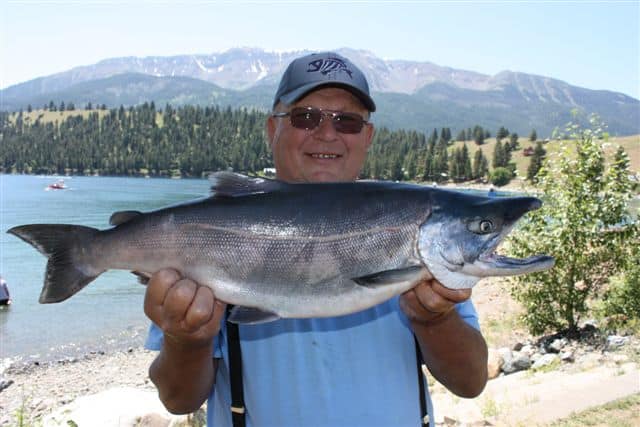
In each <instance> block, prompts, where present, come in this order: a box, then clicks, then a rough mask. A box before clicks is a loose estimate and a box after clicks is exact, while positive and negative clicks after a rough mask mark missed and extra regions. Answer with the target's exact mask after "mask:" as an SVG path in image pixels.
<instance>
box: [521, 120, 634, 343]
mask: <svg viewBox="0 0 640 427" xmlns="http://www.w3.org/2000/svg"><path fill="white" fill-rule="evenodd" d="M590 121H591V126H592V129H587V130H584V129H581V128H580V127H579V126H578V125H573V124H571V125H570V126H569V128H568V131H569V134H570V135H571V136H572V138H573V139H571V140H566V139H565V140H562V141H560V150H559V151H558V152H557V153H554V156H553V157H549V158H547V159H545V161H544V163H543V167H542V169H540V172H539V173H538V183H537V184H536V190H537V191H538V192H539V193H540V194H543V199H544V205H543V206H542V208H541V209H539V210H537V211H534V212H531V213H529V214H528V215H527V220H526V221H522V222H521V223H520V228H519V229H518V231H517V232H516V233H513V234H512V235H511V236H510V239H509V246H510V252H511V253H512V254H514V255H516V256H519V257H523V256H529V255H532V254H538V253H548V254H550V255H553V256H555V259H556V265H555V267H554V268H552V269H551V270H548V271H545V272H541V273H536V274H529V275H524V276H517V277H514V278H513V279H512V280H513V282H514V285H515V286H513V288H512V293H513V295H514V297H515V298H516V299H517V300H518V301H520V302H522V303H523V305H524V307H525V309H526V313H525V315H524V320H525V323H526V324H527V326H528V328H529V330H530V332H532V333H534V334H540V333H544V332H546V331H548V330H550V329H554V330H556V331H559V330H562V329H565V328H566V329H569V330H576V329H577V326H578V322H579V320H580V317H581V316H582V315H584V314H585V313H587V312H588V309H589V308H588V304H587V302H588V300H589V299H590V298H593V297H595V296H598V295H599V294H600V292H601V290H602V288H603V285H604V284H605V283H606V282H607V281H608V279H609V278H610V277H612V276H614V275H615V274H616V273H617V272H619V271H620V269H621V264H622V260H623V259H624V258H625V256H624V255H625V254H627V253H629V250H628V245H630V244H632V243H631V242H629V241H628V240H629V239H628V237H629V236H627V234H628V233H630V232H632V230H633V227H628V228H623V229H622V230H617V229H616V226H617V225H618V224H620V223H621V222H622V221H623V220H624V213H623V211H624V209H619V207H620V206H626V205H627V203H628V201H629V200H630V198H631V192H630V191H629V188H630V187H629V186H628V185H627V183H626V181H628V179H629V177H628V176H629V174H628V171H627V173H624V174H615V173H613V172H607V171H606V169H605V162H604V154H603V150H602V146H601V143H600V142H599V141H598V140H599V139H600V138H601V137H602V138H605V139H606V136H607V135H606V134H605V133H604V131H603V129H604V127H603V126H602V125H601V124H600V123H599V120H598V118H597V117H592V118H591V120H590ZM614 176H616V178H615V179H614ZM616 180H620V181H621V183H622V184H615V181H616ZM613 230H617V231H616V232H613Z"/></svg>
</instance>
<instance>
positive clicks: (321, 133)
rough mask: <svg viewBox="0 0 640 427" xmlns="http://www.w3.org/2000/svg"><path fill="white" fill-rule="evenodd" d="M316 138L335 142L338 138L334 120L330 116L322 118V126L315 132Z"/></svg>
mask: <svg viewBox="0 0 640 427" xmlns="http://www.w3.org/2000/svg"><path fill="white" fill-rule="evenodd" d="M314 133H315V135H316V137H318V138H320V139H324V140H333V139H335V138H336V137H337V134H338V132H337V131H336V128H335V127H333V118H332V117H330V116H322V120H320V124H319V125H318V127H317V128H316V129H315V131H314Z"/></svg>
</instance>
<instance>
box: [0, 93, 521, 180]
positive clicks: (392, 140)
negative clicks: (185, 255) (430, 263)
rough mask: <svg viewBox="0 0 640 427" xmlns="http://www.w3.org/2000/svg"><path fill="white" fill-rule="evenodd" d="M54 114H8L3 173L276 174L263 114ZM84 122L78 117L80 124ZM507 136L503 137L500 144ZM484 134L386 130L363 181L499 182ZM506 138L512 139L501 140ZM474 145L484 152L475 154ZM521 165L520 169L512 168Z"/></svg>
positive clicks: (503, 163) (168, 110) (505, 165)
mask: <svg viewBox="0 0 640 427" xmlns="http://www.w3.org/2000/svg"><path fill="white" fill-rule="evenodd" d="M59 108H60V109H61V110H65V111H66V112H69V111H71V113H72V114H65V115H60V114H59V113H56V114H47V113H51V112H55V111H59V110H58V107H57V106H55V105H53V104H50V105H49V106H45V108H44V109H42V110H37V111H32V110H31V109H29V111H28V112H22V111H21V112H19V113H14V114H10V113H4V112H3V113H0V172H3V173H26V174H65V175H120V176H171V177H204V176H206V175H207V174H208V173H210V172H212V171H216V170H227V169H232V170H235V171H238V172H243V173H261V172H263V171H264V170H265V168H271V167H273V164H272V159H271V153H270V150H269V148H268V146H267V143H266V140H267V139H266V134H265V129H264V127H265V126H264V123H265V119H266V113H264V112H261V111H254V110H246V109H236V110H232V109H231V108H219V107H200V106H181V107H177V108H174V107H172V106H170V105H166V106H165V107H164V108H161V109H157V108H156V106H155V105H154V103H153V102H151V103H144V104H142V105H139V106H136V107H129V108H125V107H123V106H120V107H119V108H113V109H107V108H106V107H105V106H102V107H100V108H97V109H94V108H92V107H91V106H90V105H88V106H86V107H85V110H82V111H81V110H75V107H74V106H72V105H67V106H64V105H60V107H59ZM75 112H77V114H75ZM505 131H506V130H505V129H504V128H501V129H500V130H499V131H498V134H500V133H504V132H505ZM489 136H490V133H489V131H488V130H486V129H483V128H482V127H481V126H479V125H475V126H474V127H473V128H469V129H466V130H462V131H460V132H459V133H458V134H457V137H456V139H462V140H466V139H467V138H468V139H469V141H468V143H465V144H463V145H462V146H461V147H457V148H454V147H452V144H453V139H452V137H451V130H450V129H449V128H446V127H443V128H442V129H440V131H438V130H437V129H434V130H433V132H432V133H431V134H430V135H429V136H427V135H425V134H423V133H419V132H416V131H406V130H390V129H387V128H384V127H383V128H378V129H377V130H376V134H375V137H374V142H373V145H372V148H371V150H370V153H369V156H368V159H367V162H366V164H365V167H364V168H363V170H362V173H361V178H369V179H389V180H413V181H430V182H444V181H454V182H464V181H469V180H484V179H488V178H489V176H488V174H489V170H490V168H489V166H490V164H489V160H488V159H487V154H486V153H483V152H482V143H483V141H484V139H485V138H488V137H489ZM500 136H501V137H503V136H504V137H506V136H508V131H507V134H506V135H500ZM513 136H514V135H511V138H510V139H509V138H505V141H504V144H499V146H500V148H499V149H496V150H494V151H495V152H494V153H491V154H492V155H493V161H492V163H491V167H492V170H495V169H505V170H507V175H509V174H510V173H511V174H512V173H513V171H514V168H513V167H510V166H509V159H510V151H511V150H512V149H514V148H515V147H516V146H517V135H515V139H514V138H513ZM467 145H472V146H474V147H477V148H476V149H475V152H474V153H473V154H471V153H470V149H469V147H468V146H467ZM511 165H513V164H511Z"/></svg>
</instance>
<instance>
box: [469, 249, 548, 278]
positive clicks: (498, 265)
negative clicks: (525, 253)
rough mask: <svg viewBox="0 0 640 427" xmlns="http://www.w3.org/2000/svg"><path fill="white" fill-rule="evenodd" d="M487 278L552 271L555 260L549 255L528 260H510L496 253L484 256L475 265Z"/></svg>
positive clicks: (535, 256) (536, 256) (534, 256)
mask: <svg viewBox="0 0 640 427" xmlns="http://www.w3.org/2000/svg"><path fill="white" fill-rule="evenodd" d="M474 264H476V266H477V267H479V269H480V270H481V271H482V272H483V275H487V276H514V275H517V274H527V273H536V272H539V271H545V270H548V269H550V268H551V267H553V266H554V264H555V259H554V258H553V257H551V256H549V255H533V256H530V257H527V258H510V257H507V256H504V255H499V254H497V253H496V252H490V253H485V254H482V255H481V256H480V257H478V260H477V261H476V262H475V263H474Z"/></svg>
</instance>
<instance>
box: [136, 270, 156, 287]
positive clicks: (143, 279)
mask: <svg viewBox="0 0 640 427" xmlns="http://www.w3.org/2000/svg"><path fill="white" fill-rule="evenodd" d="M131 274H133V275H134V276H136V277H137V278H138V283H140V284H141V285H145V286H146V285H147V284H149V280H151V273H147V272H145V271H132V272H131Z"/></svg>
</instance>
